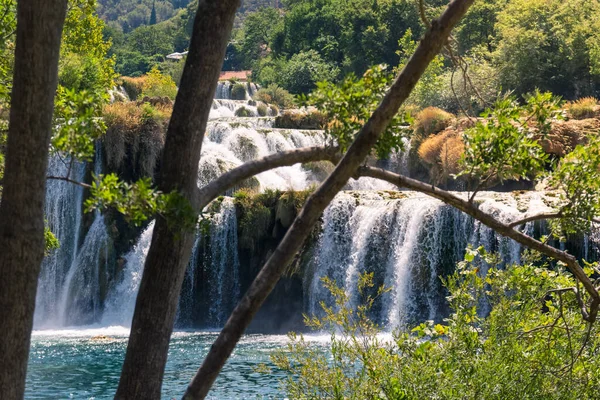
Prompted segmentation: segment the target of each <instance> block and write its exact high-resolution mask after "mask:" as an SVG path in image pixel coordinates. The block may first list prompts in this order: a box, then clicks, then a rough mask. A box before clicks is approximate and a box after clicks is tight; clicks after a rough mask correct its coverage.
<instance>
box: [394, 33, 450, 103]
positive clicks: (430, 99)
mask: <svg viewBox="0 0 600 400" xmlns="http://www.w3.org/2000/svg"><path fill="white" fill-rule="evenodd" d="M416 49H417V42H415V41H414V40H413V33H412V31H411V30H410V29H408V30H407V31H406V32H405V33H404V36H402V37H401V38H400V40H399V41H398V50H397V51H396V53H397V54H398V56H399V57H400V64H399V66H398V69H402V68H403V67H404V65H405V64H406V63H407V62H408V59H409V58H410V56H412V54H413V53H414V52H415V50H416ZM443 70H444V57H443V56H441V55H439V54H438V55H436V56H435V57H434V59H433V60H431V63H429V66H428V67H427V69H426V70H425V72H424V73H423V75H422V76H421V79H419V82H417V85H416V86H415V88H414V89H413V91H412V93H411V94H410V97H409V99H408V104H415V105H417V106H419V107H427V106H430V105H434V104H436V102H437V99H438V98H439V97H440V92H441V90H442V87H443V86H444V84H445V83H446V82H444V81H443V79H442V72H443Z"/></svg>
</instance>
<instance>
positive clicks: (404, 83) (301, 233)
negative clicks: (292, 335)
mask: <svg viewBox="0 0 600 400" xmlns="http://www.w3.org/2000/svg"><path fill="white" fill-rule="evenodd" d="M473 1H474V0H455V1H453V2H452V3H450V4H449V5H448V8H447V9H446V11H445V12H444V14H443V15H442V16H441V17H440V18H439V19H437V20H434V21H432V23H431V27H430V28H429V30H428V31H427V33H426V34H425V37H424V38H423V39H422V40H421V43H420V44H419V46H418V47H417V49H416V51H415V53H414V54H413V56H412V57H411V58H410V60H409V61H408V63H407V64H406V66H405V67H404V69H403V70H402V72H401V73H400V75H399V76H398V78H397V79H396V81H395V82H394V84H393V85H392V87H391V88H390V90H389V91H388V93H387V94H386V95H385V97H384V99H383V100H382V102H381V104H380V105H379V106H378V107H377V109H376V110H375V112H374V113H373V115H372V116H371V118H369V120H368V121H367V123H366V124H365V125H364V126H363V128H362V129H361V130H360V132H359V133H358V135H357V136H356V139H355V140H354V142H353V143H352V145H351V146H350V148H349V149H348V152H347V153H346V154H345V155H344V157H343V158H342V160H341V161H340V162H339V164H338V165H337V167H336V168H335V170H334V171H333V172H332V173H331V175H330V176H329V177H328V178H327V180H325V182H323V183H322V184H321V186H319V188H318V189H317V191H316V192H315V193H314V194H313V195H311V196H310V197H309V198H308V200H307V202H306V204H305V205H304V207H303V208H302V210H301V211H300V213H299V215H298V216H297V217H296V219H295V220H294V222H293V224H292V226H291V227H290V229H289V230H288V232H287V233H286V235H285V236H284V238H283V240H282V241H281V242H280V243H279V245H278V246H277V248H276V249H275V251H274V253H273V254H272V255H271V257H270V258H269V259H268V260H267V262H266V263H265V265H264V266H263V268H262V269H261V271H260V272H259V274H258V276H257V277H256V279H255V280H254V282H252V285H251V286H250V288H249V289H248V291H247V292H246V294H245V295H244V297H243V298H242V300H241V301H240V302H239V303H238V305H237V306H236V308H235V309H234V310H233V312H232V313H231V316H230V317H229V320H228V321H227V323H226V324H225V326H224V327H223V330H222V331H221V333H220V334H219V336H218V338H217V340H216V341H215V342H214V343H213V345H212V347H211V349H210V351H209V353H208V355H207V356H206V358H205V360H204V362H203V363H202V366H201V367H200V369H199V370H198V372H197V374H196V376H195V377H194V379H193V380H192V382H191V383H190V385H189V386H188V389H187V391H186V393H185V395H184V399H185V400H188V399H204V398H205V397H206V395H207V394H208V391H209V390H210V388H211V387H212V384H213V383H214V381H215V379H216V378H217V376H218V375H219V372H220V371H221V369H222V368H223V365H224V364H225V362H226V361H227V359H228V358H229V356H230V355H231V352H232V351H233V349H234V348H235V346H236V345H237V342H238V341H239V339H240V337H241V336H242V334H243V333H244V331H245V330H246V328H247V327H248V325H249V324H250V322H251V321H252V318H253V317H254V314H255V313H256V312H257V311H258V309H259V308H260V306H261V305H262V303H263V302H264V301H265V299H266V298H267V296H268V295H269V293H271V290H273V287H274V286H275V284H276V283H277V281H278V280H279V278H280V277H281V274H282V273H283V271H284V270H285V268H286V266H287V265H288V264H289V263H290V262H291V261H292V259H293V258H294V256H295V254H296V253H297V252H298V250H299V249H300V247H301V246H302V244H303V243H304V240H305V239H306V237H307V236H308V235H309V234H310V232H311V230H312V228H313V226H314V224H315V223H316V221H317V219H318V218H319V216H320V215H321V214H322V213H323V211H324V210H325V208H326V207H327V206H328V205H329V203H330V202H331V200H333V198H334V197H335V195H336V194H337V193H338V192H339V191H340V190H341V189H342V188H343V187H344V185H345V184H346V183H347V182H348V179H350V177H351V176H352V175H354V174H355V173H356V171H357V169H358V167H359V166H360V165H361V164H362V163H363V162H364V160H365V158H366V157H367V155H368V154H369V153H370V152H371V148H372V147H373V146H374V145H375V143H376V142H377V140H378V139H379V137H380V135H381V133H382V132H383V131H384V130H385V128H386V127H387V125H388V124H389V123H390V121H391V120H392V118H393V117H394V115H395V114H396V113H397V112H398V109H399V108H400V106H401V105H402V103H403V102H404V101H405V100H406V99H407V98H408V96H409V94H410V92H411V91H412V89H413V88H414V87H415V85H416V83H417V82H418V81H419V79H420V78H421V75H422V74H423V72H425V70H426V69H427V67H428V65H429V63H430V62H431V60H433V58H434V57H435V55H436V54H437V53H438V52H439V51H440V50H441V48H442V46H443V45H444V44H445V43H446V41H447V40H448V36H449V35H450V32H451V30H452V28H454V26H455V25H456V24H457V23H458V21H460V19H461V18H462V17H463V16H464V15H465V13H466V12H467V10H468V8H469V7H470V5H471V4H472V3H473Z"/></svg>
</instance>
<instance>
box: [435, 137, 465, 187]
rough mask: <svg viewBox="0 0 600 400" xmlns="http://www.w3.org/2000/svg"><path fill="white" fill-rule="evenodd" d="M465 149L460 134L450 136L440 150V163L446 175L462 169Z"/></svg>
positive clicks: (456, 172)
mask: <svg viewBox="0 0 600 400" xmlns="http://www.w3.org/2000/svg"><path fill="white" fill-rule="evenodd" d="M464 151H465V144H464V143H463V141H462V138H461V137H460V136H458V135H454V136H450V137H449V138H448V140H446V142H444V144H443V145H442V148H441V150H440V155H439V158H440V164H441V167H442V172H443V174H444V176H446V177H448V176H450V175H453V174H458V173H459V172H460V170H461V165H460V159H461V158H462V155H463V152H464Z"/></svg>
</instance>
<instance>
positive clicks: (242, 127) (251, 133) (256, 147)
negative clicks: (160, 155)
mask: <svg viewBox="0 0 600 400" xmlns="http://www.w3.org/2000/svg"><path fill="white" fill-rule="evenodd" d="M259 121H260V120H259ZM324 141H325V138H324V136H323V133H322V132H320V131H299V130H288V129H274V128H271V127H270V126H265V125H262V124H261V122H256V119H254V121H242V122H238V121H237V120H236V121H211V122H210V123H209V125H208V128H207V132H206V136H205V138H204V143H203V145H202V156H201V158H200V165H199V169H200V173H199V176H198V185H199V186H203V185H205V184H207V183H209V182H210V181H212V180H213V179H215V178H217V177H218V176H220V175H221V174H222V173H223V172H226V171H228V170H230V169H232V168H235V167H237V166H239V165H241V164H243V163H244V162H245V161H249V160H252V159H256V158H259V157H264V156H266V155H268V154H272V153H276V152H279V151H286V150H293V149H296V148H300V147H307V146H317V145H320V144H323V143H324ZM256 182H257V184H258V185H257V186H258V188H259V189H262V190H264V189H282V190H290V189H291V190H302V189H305V188H307V187H308V186H309V185H310V184H311V183H315V179H314V178H313V177H311V175H310V172H309V171H307V170H306V169H304V168H303V167H302V166H301V165H299V164H298V165H294V166H291V167H283V168H277V169H275V170H272V171H267V172H263V173H262V174H259V175H257V176H256Z"/></svg>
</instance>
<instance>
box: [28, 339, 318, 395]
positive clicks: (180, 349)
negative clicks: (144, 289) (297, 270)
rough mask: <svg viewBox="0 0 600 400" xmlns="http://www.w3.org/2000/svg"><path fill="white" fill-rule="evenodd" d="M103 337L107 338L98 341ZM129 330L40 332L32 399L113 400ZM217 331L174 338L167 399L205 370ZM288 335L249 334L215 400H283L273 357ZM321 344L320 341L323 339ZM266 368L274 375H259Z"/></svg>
mask: <svg viewBox="0 0 600 400" xmlns="http://www.w3.org/2000/svg"><path fill="white" fill-rule="evenodd" d="M99 335H103V336H105V337H106V338H100V339H99V338H97V336H99ZM127 335H128V331H127V330H126V329H124V328H116V329H115V328H100V329H85V330H60V331H35V332H34V334H33V336H32V341H31V353H30V361H29V368H28V375H27V389H26V394H25V398H26V399H96V400H100V399H112V398H113V396H114V393H115V389H116V387H117V384H118V381H119V373H120V368H121V365H122V362H123V357H124V354H125V349H126V347H127ZM216 336H217V333H216V332H176V333H174V334H173V338H172V340H171V346H170V350H169V359H168V362H167V367H166V370H165V377H164V383H163V396H162V397H163V399H172V398H175V399H180V398H181V396H182V395H183V393H184V391H185V388H186V387H187V385H188V383H189V382H190V380H191V378H192V377H193V375H194V373H195V372H196V370H197V368H198V367H199V366H200V364H201V362H202V360H203V358H204V356H205V355H206V354H207V352H208V349H209V348H210V345H211V344H212V342H213V341H214V339H215V338H216ZM287 340H288V339H287V337H286V336H283V335H246V336H244V337H243V339H242V341H241V342H240V344H239V345H238V347H237V348H236V350H235V352H234V354H233V355H232V357H231V358H230V359H229V361H228V362H227V364H226V365H225V368H224V369H223V372H222V373H221V375H220V376H219V378H218V379H217V381H216V383H215V385H214V387H213V390H212V391H211V393H210V395H209V397H208V398H209V399H283V398H285V393H283V392H282V391H281V390H280V384H279V381H280V380H281V379H282V378H284V377H285V374H284V373H283V372H282V371H280V370H277V369H276V368H274V367H273V365H272V364H271V362H270V360H269V355H270V354H271V353H272V352H273V351H274V350H276V349H280V348H283V347H285V344H286V343H287ZM317 342H319V340H317ZM261 363H265V364H267V365H268V366H269V367H271V370H272V372H271V374H269V375H265V374H262V373H258V372H255V370H254V368H255V367H256V366H257V365H259V364H261Z"/></svg>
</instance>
